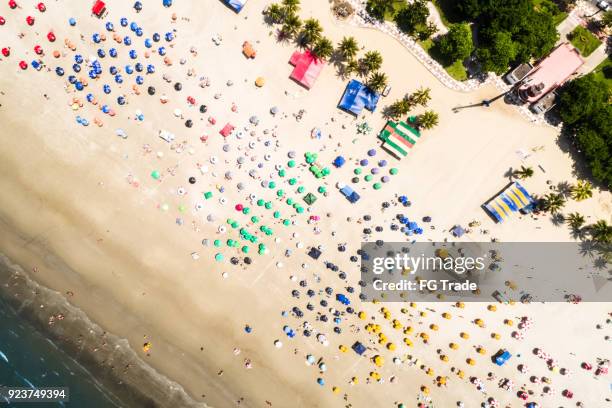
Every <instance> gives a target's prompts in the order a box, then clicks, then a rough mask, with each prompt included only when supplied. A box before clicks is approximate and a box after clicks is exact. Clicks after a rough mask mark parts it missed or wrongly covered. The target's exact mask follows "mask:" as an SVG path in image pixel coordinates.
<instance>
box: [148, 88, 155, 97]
mask: <svg viewBox="0 0 612 408" xmlns="http://www.w3.org/2000/svg"><path fill="white" fill-rule="evenodd" d="M147 93H148V94H149V95H151V96H153V95H155V87H153V86H150V87H149V88H147Z"/></svg>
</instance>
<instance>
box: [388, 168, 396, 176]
mask: <svg viewBox="0 0 612 408" xmlns="http://www.w3.org/2000/svg"><path fill="white" fill-rule="evenodd" d="M397 172H398V170H397V169H396V168H395V167H393V168H392V169H391V170H389V173H391V175H392V176H395V175H396V174H397Z"/></svg>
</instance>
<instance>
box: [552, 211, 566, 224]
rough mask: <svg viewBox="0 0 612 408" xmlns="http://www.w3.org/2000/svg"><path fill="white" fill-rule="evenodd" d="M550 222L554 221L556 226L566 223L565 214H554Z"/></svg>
mask: <svg viewBox="0 0 612 408" xmlns="http://www.w3.org/2000/svg"><path fill="white" fill-rule="evenodd" d="M550 222H552V224H553V225H554V226H555V227H560V226H561V225H563V224H565V216H564V215H563V214H561V213H556V214H553V215H551V217H550Z"/></svg>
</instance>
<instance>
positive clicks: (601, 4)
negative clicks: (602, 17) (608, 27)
mask: <svg viewBox="0 0 612 408" xmlns="http://www.w3.org/2000/svg"><path fill="white" fill-rule="evenodd" d="M597 7H598V8H599V9H600V10H603V11H608V10H610V3H608V2H607V1H606V0H601V1H598V2H597Z"/></svg>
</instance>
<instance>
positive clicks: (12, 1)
mask: <svg viewBox="0 0 612 408" xmlns="http://www.w3.org/2000/svg"><path fill="white" fill-rule="evenodd" d="M8 5H9V7H10V8H11V9H13V10H14V9H16V8H17V2H16V1H15V0H9V2H8Z"/></svg>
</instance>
